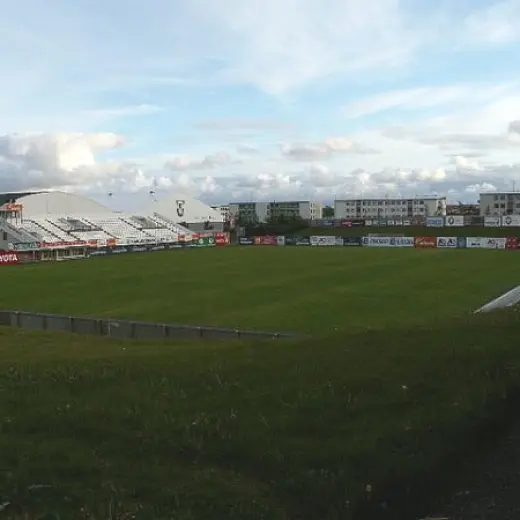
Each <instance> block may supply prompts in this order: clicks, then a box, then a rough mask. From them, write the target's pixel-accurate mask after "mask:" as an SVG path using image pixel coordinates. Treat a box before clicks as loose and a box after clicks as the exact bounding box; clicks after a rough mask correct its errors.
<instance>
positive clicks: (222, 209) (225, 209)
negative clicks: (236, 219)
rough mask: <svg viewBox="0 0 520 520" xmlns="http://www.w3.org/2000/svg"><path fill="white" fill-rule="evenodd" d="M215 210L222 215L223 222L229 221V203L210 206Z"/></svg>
mask: <svg viewBox="0 0 520 520" xmlns="http://www.w3.org/2000/svg"><path fill="white" fill-rule="evenodd" d="M211 207H212V208H213V209H214V210H215V211H218V212H219V213H220V215H221V216H222V219H223V220H224V222H229V221H230V215H231V213H230V209H229V204H223V205H219V206H211Z"/></svg>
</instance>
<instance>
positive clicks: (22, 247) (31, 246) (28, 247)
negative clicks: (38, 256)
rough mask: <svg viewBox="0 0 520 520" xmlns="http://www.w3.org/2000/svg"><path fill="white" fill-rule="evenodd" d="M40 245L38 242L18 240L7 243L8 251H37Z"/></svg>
mask: <svg viewBox="0 0 520 520" xmlns="http://www.w3.org/2000/svg"><path fill="white" fill-rule="evenodd" d="M40 246H41V244H40V242H18V243H16V244H8V245H7V247H8V249H9V250H10V251H37V250H38V249H40Z"/></svg>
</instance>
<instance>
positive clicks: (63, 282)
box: [0, 247, 518, 334]
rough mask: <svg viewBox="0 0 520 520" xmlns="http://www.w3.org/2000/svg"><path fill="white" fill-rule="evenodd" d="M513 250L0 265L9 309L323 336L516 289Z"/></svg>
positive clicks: (225, 252) (454, 309) (180, 254)
mask: <svg viewBox="0 0 520 520" xmlns="http://www.w3.org/2000/svg"><path fill="white" fill-rule="evenodd" d="M517 272H518V256H517V254H516V252H515V251H495V250H492V251H479V250H415V249H386V250H383V249H376V248H373V249H372V248H346V247H345V248H339V249H336V248H330V249H327V248H299V247H286V248H270V247H236V248H227V249H220V248H218V249H217V248H216V249H207V250H204V251H201V250H177V251H168V252H162V253H150V254H134V255H125V256H120V257H110V258H98V259H92V260H89V261H77V262H66V263H62V264H47V265H42V264H39V265H31V266H25V267H23V268H21V269H20V268H18V267H14V268H8V267H4V268H3V269H2V291H1V293H0V306H1V307H3V308H6V309H18V310H27V311H41V312H51V313H64V314H71V315H88V316H99V317H105V316H106V317H117V318H129V319H140V320H146V321H157V322H173V323H175V322H177V323H186V324H198V325H219V326H230V327H240V328H252V329H263V330H279V331H304V332H311V333H319V334H329V333H330V332H332V331H334V330H350V329H356V328H362V329H364V328H366V327H369V328H370V327H387V326H393V325H395V324H407V325H409V326H413V325H414V324H417V323H421V322H423V323H424V322H427V321H430V320H431V319H441V318H446V317H451V316H453V315H457V314H464V313H467V312H471V311H472V310H474V309H475V308H477V307H479V306H480V305H483V304H484V303H486V302H487V301H489V300H490V299H491V298H493V297H496V296H498V295H500V294H501V293H503V292H505V291H506V290H508V289H510V288H511V287H512V286H514V285H515V284H516V282H517V280H518V278H517Z"/></svg>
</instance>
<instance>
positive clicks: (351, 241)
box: [343, 237, 362, 247]
mask: <svg viewBox="0 0 520 520" xmlns="http://www.w3.org/2000/svg"><path fill="white" fill-rule="evenodd" d="M361 241H362V238H361V237H343V245H344V246H350V247H351V246H354V247H355V246H357V247H359V246H360V245H361Z"/></svg>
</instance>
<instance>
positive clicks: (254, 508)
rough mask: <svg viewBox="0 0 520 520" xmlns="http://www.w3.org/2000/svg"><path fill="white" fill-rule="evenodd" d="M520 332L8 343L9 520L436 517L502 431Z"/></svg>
mask: <svg viewBox="0 0 520 520" xmlns="http://www.w3.org/2000/svg"><path fill="white" fill-rule="evenodd" d="M519 333H520V318H519V315H518V313H514V312H509V313H498V314H493V315H487V316H469V317H465V318H458V319H456V320H453V321H447V322H444V323H443V324H441V323H431V324H430V325H429V326H417V327H410V328H400V327H395V328H387V329H386V330H368V331H365V332H364V333H359V332H352V333H345V332H342V333H338V334H336V335H333V336H330V337H328V338H325V339H321V340H320V339H314V340H305V341H303V342H301V341H300V342H265V343H255V344H247V343H238V342H237V343H216V344H211V345H208V344H202V343H192V344H177V345H168V344H165V343H152V344H148V345H145V344H142V343H130V342H117V341H112V340H106V339H105V340H102V339H96V340H93V338H83V337H80V336H68V335H47V334H35V333H27V332H23V331H17V330H13V329H0V388H1V392H0V410H1V427H0V453H2V465H1V468H2V471H1V472H0V503H2V502H10V503H12V504H11V505H9V506H7V507H6V509H5V510H4V512H3V513H0V518H1V517H2V516H1V515H2V514H3V515H4V516H3V518H22V516H21V515H23V514H26V513H28V514H29V515H30V516H28V517H27V518H37V514H43V513H46V514H51V513H52V514H55V515H58V514H59V515H61V516H59V518H79V517H80V516H81V515H84V516H86V514H87V513H88V514H90V515H91V518H98V519H107V518H130V516H124V514H126V515H130V514H135V517H136V518H143V519H144V518H146V519H148V518H154V519H166V518H168V519H170V518H175V519H220V518H229V519H234V518H236V519H240V520H249V519H251V520H253V519H254V520H258V519H261V518H263V519H267V520H271V519H273V520H278V519H280V520H282V519H283V520H288V519H291V520H293V519H299V520H307V519H308V520H316V519H320V520H328V519H331V520H332V519H334V520H339V519H341V520H349V519H356V520H358V519H367V520H368V519H369V518H370V519H371V520H373V519H376V518H379V517H381V518H396V519H397V518H399V519H402V518H407V517H406V516H404V515H406V514H408V515H412V514H413V515H416V516H412V518H418V517H420V516H426V513H427V512H428V511H427V508H426V500H427V498H431V496H430V495H435V494H436V493H438V492H441V491H442V485H443V484H444V485H449V484H450V477H451V476H452V475H454V473H453V470H454V469H455V468H457V467H458V466H459V464H460V462H461V460H463V459H464V458H465V457H468V456H472V454H473V453H474V452H475V450H476V448H480V443H481V442H482V441H483V439H484V437H489V436H490V434H492V433H496V432H499V431H500V430H501V428H502V426H503V424H504V423H505V422H506V421H507V413H506V411H507V407H508V405H509V404H510V403H511V400H512V399H514V394H515V391H516V390H517V389H518V383H519V381H520V379H519V377H520V350H519V349H518V337H519ZM484 426H486V428H485V429H483V428H484ZM425 482H427V483H428V486H427V487H426V486H425V485H424V484H425ZM368 485H370V486H371V487H372V491H371V492H370V493H368V492H367V491H366V490H367V486H368ZM426 493H427V494H426ZM80 513H81V514H80ZM17 515H18V516H17ZM118 515H119V516H118ZM55 517H56V518H57V517H58V516H55Z"/></svg>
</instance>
